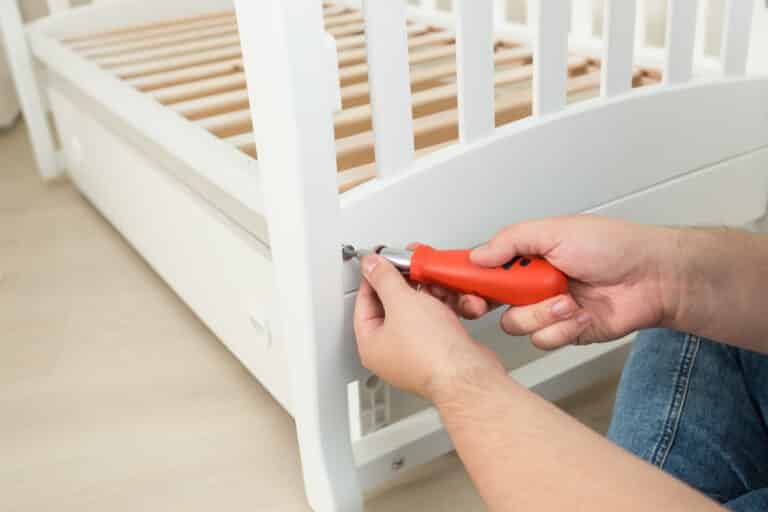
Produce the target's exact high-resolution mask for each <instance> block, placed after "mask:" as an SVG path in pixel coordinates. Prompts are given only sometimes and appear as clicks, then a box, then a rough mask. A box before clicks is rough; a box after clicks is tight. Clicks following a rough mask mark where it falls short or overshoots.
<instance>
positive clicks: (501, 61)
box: [341, 47, 533, 108]
mask: <svg viewBox="0 0 768 512" xmlns="http://www.w3.org/2000/svg"><path fill="white" fill-rule="evenodd" d="M452 50H453V48H452V47H451V51H450V52H448V51H447V50H446V51H445V52H443V55H441V56H453V55H454V53H453V51H452ZM532 56H533V51H532V50H530V49H528V48H502V49H500V50H499V51H497V52H496V53H495V55H494V57H493V58H494V63H495V64H496V65H497V66H504V65H508V64H521V63H524V62H530V61H531V58H532ZM414 57H415V56H411V64H413V63H414ZM455 75H456V62H455V61H452V62H447V63H445V64H441V65H437V66H434V67H431V68H429V69H423V70H420V71H413V72H412V73H411V90H412V91H419V90H422V89H425V88H428V87H432V86H434V85H435V84H436V83H437V82H439V81H440V80H443V79H445V78H451V77H453V76H455ZM341 92H342V97H343V100H344V106H345V108H346V107H354V106H358V105H362V104H365V103H368V83H367V82H361V83H356V84H353V85H350V86H347V87H343V88H342V90H341Z"/></svg>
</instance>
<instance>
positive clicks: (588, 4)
mask: <svg viewBox="0 0 768 512" xmlns="http://www.w3.org/2000/svg"><path fill="white" fill-rule="evenodd" d="M571 3H572V9H573V12H572V14H571V34H572V35H573V36H574V37H576V38H579V39H592V38H593V37H594V32H595V27H594V12H593V9H594V5H593V1H592V0H571Z"/></svg>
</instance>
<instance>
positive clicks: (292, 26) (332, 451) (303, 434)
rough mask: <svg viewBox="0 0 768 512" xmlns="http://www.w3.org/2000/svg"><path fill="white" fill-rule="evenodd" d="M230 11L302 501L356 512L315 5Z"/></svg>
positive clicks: (323, 63) (327, 113)
mask: <svg viewBox="0 0 768 512" xmlns="http://www.w3.org/2000/svg"><path fill="white" fill-rule="evenodd" d="M235 7H236V9H237V19H238V26H239V28H240V33H241V37H242V49H243V64H244V66H245V73H246V76H247V78H248V91H249V94H250V100H251V108H252V113H253V125H254V134H255V140H256V145H257V147H258V148H259V159H260V164H261V169H262V172H263V179H264V187H265V199H266V207H267V208H266V209H267V219H268V222H269V229H270V245H271V253H272V261H273V265H274V272H275V282H276V285H277V290H278V293H277V304H278V308H279V310H280V312H281V320H282V327H283V331H284V333H285V337H286V340H289V341H288V352H287V353H288V354H289V357H290V360H291V368H290V370H289V371H290V373H291V382H292V387H293V396H294V401H293V415H294V418H295V419H296V429H297V434H298V438H299V447H300V450H301V460H302V467H303V472H304V482H305V486H306V491H307V498H308V500H309V502H310V504H311V505H312V506H313V507H314V509H315V510H317V511H339V512H360V511H361V510H362V495H361V492H360V486H359V484H358V479H357V469H356V466H355V462H354V458H353V454H352V446H351V441H350V426H349V415H348V407H349V406H348V396H347V384H348V383H349V382H350V381H351V378H350V369H349V368H350V366H351V365H352V364H353V363H354V362H355V361H357V360H358V358H357V355H356V349H355V345H354V343H350V341H351V340H350V339H349V338H346V337H345V336H344V335H343V331H344V328H343V326H344V325H347V324H349V322H350V319H349V318H348V317H346V318H345V316H344V303H343V299H344V297H343V283H342V259H341V249H340V248H341V243H342V240H341V238H340V231H339V227H340V212H339V200H338V191H337V189H336V155H335V154H334V143H333V119H332V116H331V114H332V110H333V109H334V108H335V105H333V103H332V101H331V93H330V92H329V91H330V88H329V83H330V80H327V79H324V78H328V77H329V75H330V73H329V71H328V66H327V63H328V57H327V54H326V52H325V43H324V38H325V33H324V31H323V18H322V12H321V4H320V3H319V2H316V1H315V0H295V1H292V2H283V1H281V0H265V1H261V2H252V1H250V0H237V1H236V2H235ZM404 30H405V25H403V32H404ZM264 74H267V75H268V76H269V77H270V80H263V79H261V77H262V76H264Z"/></svg>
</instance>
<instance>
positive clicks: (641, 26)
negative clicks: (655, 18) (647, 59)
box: [635, 0, 648, 50]
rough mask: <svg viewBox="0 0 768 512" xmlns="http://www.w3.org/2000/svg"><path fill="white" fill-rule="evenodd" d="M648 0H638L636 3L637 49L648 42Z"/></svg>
mask: <svg viewBox="0 0 768 512" xmlns="http://www.w3.org/2000/svg"><path fill="white" fill-rule="evenodd" d="M647 1H648V0H637V1H636V3H635V11H636V12H635V49H636V50H642V49H643V48H645V45H646V44H647V43H648V25H647V20H648V15H647V12H648V5H647V3H646V2H647Z"/></svg>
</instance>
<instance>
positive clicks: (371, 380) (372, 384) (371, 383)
mask: <svg viewBox="0 0 768 512" xmlns="http://www.w3.org/2000/svg"><path fill="white" fill-rule="evenodd" d="M381 385H382V383H381V379H380V378H378V377H377V376H376V375H371V376H370V377H368V378H367V379H366V381H365V389H366V390H367V391H370V392H374V391H376V390H378V389H379V388H380V387H381Z"/></svg>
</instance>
